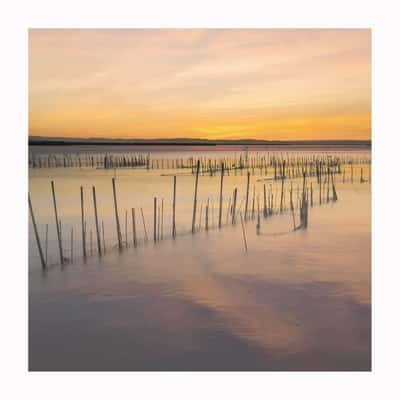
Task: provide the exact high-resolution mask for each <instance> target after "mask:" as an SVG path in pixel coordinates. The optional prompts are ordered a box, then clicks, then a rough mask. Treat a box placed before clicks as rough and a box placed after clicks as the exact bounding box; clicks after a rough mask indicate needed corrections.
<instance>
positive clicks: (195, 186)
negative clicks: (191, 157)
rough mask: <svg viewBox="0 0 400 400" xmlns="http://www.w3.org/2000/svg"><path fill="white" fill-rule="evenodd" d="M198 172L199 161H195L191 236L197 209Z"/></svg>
mask: <svg viewBox="0 0 400 400" xmlns="http://www.w3.org/2000/svg"><path fill="white" fill-rule="evenodd" d="M199 170H200V160H197V168H196V180H195V184H194V200H193V218H192V234H193V233H194V232H195V229H196V228H195V223H196V208H197V186H198V183H199Z"/></svg>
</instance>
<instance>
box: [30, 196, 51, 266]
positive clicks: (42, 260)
mask: <svg viewBox="0 0 400 400" xmlns="http://www.w3.org/2000/svg"><path fill="white" fill-rule="evenodd" d="M28 203H29V211H30V213H31V219H32V225H33V230H34V232H35V238H36V244H37V247H38V250H39V256H40V262H41V264H42V269H43V270H44V269H46V265H47V264H46V261H45V259H44V257H43V252H42V246H41V245H40V238H39V233H38V230H37V226H36V220H35V215H34V214H33V207H32V203H31V196H30V194H29V193H28ZM46 227H47V225H46ZM46 232H47V228H46ZM46 236H47V234H46ZM46 242H47V241H46ZM46 254H47V252H46ZM46 258H47V256H46Z"/></svg>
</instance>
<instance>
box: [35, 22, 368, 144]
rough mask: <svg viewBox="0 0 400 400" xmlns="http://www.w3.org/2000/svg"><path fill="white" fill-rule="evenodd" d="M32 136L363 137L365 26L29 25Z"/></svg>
mask: <svg viewBox="0 0 400 400" xmlns="http://www.w3.org/2000/svg"><path fill="white" fill-rule="evenodd" d="M29 134H30V135H41V136H65V137H120V138H167V137H170V138H182V137H193V138H209V139H240V138H257V139H267V140H268V139H271V140H275V139H282V140H290V139H293V140H298V139H370V137H371V33H370V30H367V29H354V30H347V29H345V30H331V29H329V30H323V29H311V30H295V29H283V30H277V29H249V30H246V29H231V30H229V29H228V30H227V29H220V30H213V29H205V30H200V29H175V30H167V29H165V30H164V29H130V30H120V29H110V30H96V29H88V30H69V29H67V30H60V29H56V30H51V29H46V30H41V29H31V30H30V31H29Z"/></svg>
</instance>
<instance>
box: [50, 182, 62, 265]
mask: <svg viewBox="0 0 400 400" xmlns="http://www.w3.org/2000/svg"><path fill="white" fill-rule="evenodd" d="M51 191H52V194H53V206H54V217H55V220H56V227H57V238H58V250H59V252H60V263H61V265H64V256H63V248H62V242H61V232H60V225H59V221H58V212H57V201H56V192H55V190H54V181H51Z"/></svg>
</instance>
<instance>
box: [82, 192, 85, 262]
mask: <svg viewBox="0 0 400 400" xmlns="http://www.w3.org/2000/svg"><path fill="white" fill-rule="evenodd" d="M81 225H82V254H83V258H84V259H86V232H85V211H84V206H83V187H82V186H81Z"/></svg>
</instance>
